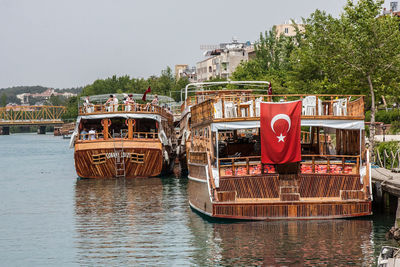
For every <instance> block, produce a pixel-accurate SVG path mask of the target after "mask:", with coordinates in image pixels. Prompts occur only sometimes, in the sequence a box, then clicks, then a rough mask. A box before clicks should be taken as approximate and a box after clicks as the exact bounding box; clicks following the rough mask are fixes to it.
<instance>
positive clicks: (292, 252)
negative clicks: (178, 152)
mask: <svg viewBox="0 0 400 267" xmlns="http://www.w3.org/2000/svg"><path fill="white" fill-rule="evenodd" d="M0 151H1V153H0V265H1V266H82V265H84V266H138V265H140V266H142V265H146V266H159V265H162V266H163V265H167V266H198V265H200V266H232V265H236V266H237V265H241V266H252V265H254V266H260V265H262V266H315V265H320V266H349V265H354V266H371V265H373V264H374V263H375V261H376V256H377V254H378V252H379V250H380V247H381V246H382V245H383V244H388V245H395V244H394V242H393V241H390V240H386V239H385V233H386V232H387V231H388V229H389V228H390V227H391V225H392V224H393V222H394V216H393V215H390V214H388V213H382V212H375V213H374V215H373V216H371V217H367V218H362V219H350V220H326V221H322V220H321V221H276V222H234V223H232V222H226V221H225V222H224V221H222V222H221V221H212V220H207V219H205V218H203V217H201V216H199V215H198V214H197V213H194V212H193V211H192V210H191V209H190V208H189V206H188V198H187V192H186V186H187V179H186V178H177V177H162V178H150V179H135V180H88V179H77V175H76V173H75V169H74V161H73V150H72V149H69V148H68V140H63V139H61V138H60V137H55V136H52V135H51V134H49V133H48V134H47V135H37V134H12V135H10V136H0Z"/></svg>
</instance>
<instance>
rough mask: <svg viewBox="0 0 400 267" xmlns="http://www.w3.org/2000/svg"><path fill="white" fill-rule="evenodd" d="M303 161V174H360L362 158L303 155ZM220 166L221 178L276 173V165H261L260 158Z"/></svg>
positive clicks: (229, 161) (234, 160) (238, 159)
mask: <svg viewBox="0 0 400 267" xmlns="http://www.w3.org/2000/svg"><path fill="white" fill-rule="evenodd" d="M302 160H303V161H301V162H300V173H303V174H324V173H325V174H345V175H346V174H349V175H354V174H357V175H359V174H360V156H348V155H302ZM218 166H219V170H218V171H219V175H220V177H226V176H249V175H250V176H253V175H262V174H266V173H276V169H275V165H273V164H263V163H261V157H260V156H250V157H232V158H220V159H218Z"/></svg>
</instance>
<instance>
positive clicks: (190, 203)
mask: <svg viewBox="0 0 400 267" xmlns="http://www.w3.org/2000/svg"><path fill="white" fill-rule="evenodd" d="M189 205H190V207H192V208H193V209H195V210H197V211H198V212H200V213H203V214H205V215H207V216H209V217H213V216H212V214H211V213H209V212H207V211H204V210H202V209H200V208H198V207H196V206H195V205H193V204H192V202H190V200H189Z"/></svg>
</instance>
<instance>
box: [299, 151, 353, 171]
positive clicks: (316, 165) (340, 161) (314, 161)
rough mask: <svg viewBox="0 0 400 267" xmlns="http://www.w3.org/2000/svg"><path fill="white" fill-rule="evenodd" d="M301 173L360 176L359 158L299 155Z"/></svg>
mask: <svg viewBox="0 0 400 267" xmlns="http://www.w3.org/2000/svg"><path fill="white" fill-rule="evenodd" d="M301 157H302V159H303V160H306V159H311V161H302V162H301V172H302V173H335V174H360V156H348V155H301Z"/></svg>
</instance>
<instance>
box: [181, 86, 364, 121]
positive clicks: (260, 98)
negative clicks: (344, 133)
mask: <svg viewBox="0 0 400 267" xmlns="http://www.w3.org/2000/svg"><path fill="white" fill-rule="evenodd" d="M296 100H301V101H302V114H301V118H302V119H309V120H364V118H365V115H364V96H362V95H310V94H307V95H306V94H291V95H259V94H251V91H249V90H244V91H240V92H238V91H236V92H233V91H228V92H224V91H220V93H216V94H210V93H208V94H196V95H195V96H193V97H189V98H187V99H186V106H191V107H190V110H191V118H192V119H191V120H192V125H193V126H196V125H201V124H205V123H212V122H230V121H243V120H247V121H248V120H259V119H260V104H261V102H276V103H282V102H288V101H296Z"/></svg>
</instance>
